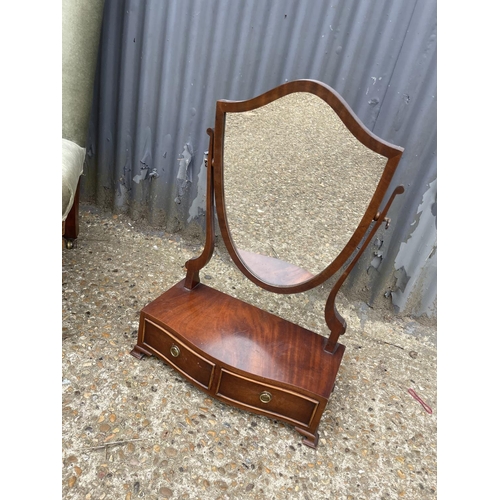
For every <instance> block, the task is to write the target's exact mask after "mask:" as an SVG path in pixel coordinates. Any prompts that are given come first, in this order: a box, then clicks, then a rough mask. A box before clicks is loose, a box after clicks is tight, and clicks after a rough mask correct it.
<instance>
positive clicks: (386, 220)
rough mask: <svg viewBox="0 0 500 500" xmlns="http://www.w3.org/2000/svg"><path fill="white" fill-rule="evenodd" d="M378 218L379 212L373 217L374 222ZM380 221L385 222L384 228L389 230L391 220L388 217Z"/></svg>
mask: <svg viewBox="0 0 500 500" xmlns="http://www.w3.org/2000/svg"><path fill="white" fill-rule="evenodd" d="M379 217H380V212H377V215H375V217H374V218H373V220H374V221H375V222H376V221H378V219H379ZM382 221H383V222H385V228H386V229H389V224H390V223H391V219H389V217H384V218H383V219H382Z"/></svg>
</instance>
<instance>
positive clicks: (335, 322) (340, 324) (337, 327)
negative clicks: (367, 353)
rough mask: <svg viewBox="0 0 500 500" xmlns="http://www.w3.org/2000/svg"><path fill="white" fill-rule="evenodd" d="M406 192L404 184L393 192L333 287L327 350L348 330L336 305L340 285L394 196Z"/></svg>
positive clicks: (328, 309)
mask: <svg viewBox="0 0 500 500" xmlns="http://www.w3.org/2000/svg"><path fill="white" fill-rule="evenodd" d="M402 193H404V188H403V186H398V187H397V188H396V189H395V190H394V191H393V192H392V195H391V197H390V198H389V201H388V202H387V204H386V205H385V207H384V209H383V210H382V212H381V213H380V214H377V215H378V217H377V219H376V221H375V224H374V226H373V227H372V229H371V231H370V233H369V234H368V236H367V238H366V239H365V241H364V243H363V245H362V247H361V248H360V249H359V251H358V253H357V254H356V256H355V257H354V259H353V260H352V261H351V263H350V264H349V265H348V266H347V268H346V269H345V271H344V272H343V274H342V276H341V277H340V278H339V279H338V280H337V282H336V283H335V285H334V286H333V288H332V291H331V292H330V295H329V296H328V300H327V301H326V306H325V320H326V324H327V325H328V328H330V331H331V334H330V337H329V338H328V340H327V341H326V345H325V351H326V352H330V353H333V352H334V350H335V345H336V344H337V341H338V339H339V337H340V335H343V334H344V333H345V330H346V322H345V320H344V318H343V317H342V316H341V315H340V314H339V312H338V311H337V307H336V306H335V299H336V298H337V293H338V292H339V290H340V287H341V286H342V285H343V283H344V281H345V280H346V278H347V276H348V275H349V273H350V272H351V271H352V270H353V268H354V266H355V264H356V262H357V261H358V259H359V257H360V256H361V254H362V253H363V252H364V251H365V250H366V247H367V246H368V243H370V241H371V239H372V238H373V236H374V235H375V233H376V232H377V230H378V228H379V227H380V225H381V224H382V222H384V219H385V217H386V215H387V212H388V211H389V208H390V206H391V205H392V202H393V201H394V198H395V197H396V196H397V195H398V194H402Z"/></svg>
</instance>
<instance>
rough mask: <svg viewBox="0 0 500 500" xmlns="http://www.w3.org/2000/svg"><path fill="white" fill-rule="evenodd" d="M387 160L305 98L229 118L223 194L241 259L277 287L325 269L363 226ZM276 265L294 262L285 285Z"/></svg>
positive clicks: (295, 95) (324, 108) (318, 102)
mask: <svg viewBox="0 0 500 500" xmlns="http://www.w3.org/2000/svg"><path fill="white" fill-rule="evenodd" d="M386 162H387V158H385V157H384V156H381V155H379V154H377V153H375V152H373V151H372V150H370V149H369V148H367V147H365V146H364V145H363V144H362V143H360V142H359V141H358V140H357V139H356V138H355V137H354V136H353V135H352V134H351V133H350V132H349V130H348V129H347V127H346V126H345V125H344V124H343V122H342V121H341V120H340V118H339V117H338V116H337V114H336V113H335V112H334V111H333V110H332V108H331V107H330V106H329V105H328V104H327V103H326V102H324V101H323V100H322V99H321V98H319V97H317V96H315V95H313V94H309V93H307V92H297V93H293V94H289V95H287V96H284V97H281V98H279V99H277V100H275V101H273V102H272V103H269V104H267V105H265V106H263V107H261V108H258V109H255V110H252V111H247V112H243V113H227V114H226V124H225V132H224V164H223V168H224V196H225V204H226V212H227V221H228V226H229V230H230V233H231V237H232V239H233V242H234V245H235V247H236V248H237V251H238V253H239V256H240V259H241V260H242V261H243V262H244V263H245V266H246V267H247V268H248V269H249V270H250V271H251V272H252V273H253V274H254V275H256V276H257V277H259V278H260V279H261V280H263V281H266V282H268V283H271V284H276V285H282V284H291V283H300V282H303V281H306V280H307V279H309V278H311V277H312V276H313V275H316V274H318V273H319V272H321V271H323V269H324V268H325V267H327V266H328V265H329V264H330V263H331V262H332V261H333V260H334V259H335V257H336V256H337V255H338V254H339V253H340V251H341V250H342V249H343V248H344V246H345V245H346V244H347V242H348V241H349V239H350V238H351V236H352V234H353V232H354V231H355V229H356V228H357V226H358V224H359V223H360V221H361V218H362V217H363V215H364V213H365V211H366V208H367V207H368V204H369V202H370V199H371V197H372V196H373V193H374V192H375V188H376V186H377V184H378V181H379V179H380V177H381V175H382V172H383V170H384V167H385V164H386ZM313 235H314V238H313ZM318 240H319V241H320V242H321V244H320V245H318V244H317V241H318ZM312 241H315V242H316V243H314V245H313V244H312ZM262 255H263V256H266V257H267V258H262V257H260V256H262ZM275 259H278V260H279V261H284V262H286V263H289V264H291V266H288V269H287V277H286V279H285V280H284V281H281V280H282V278H280V270H279V268H280V265H281V267H283V266H284V265H285V264H284V262H282V263H280V262H278V261H277V260H275ZM290 269H291V270H292V271H293V273H292V274H293V277H290V276H291V275H290V273H289V271H290ZM273 273H274V274H273Z"/></svg>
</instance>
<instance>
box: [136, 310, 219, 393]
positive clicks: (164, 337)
mask: <svg viewBox="0 0 500 500" xmlns="http://www.w3.org/2000/svg"><path fill="white" fill-rule="evenodd" d="M143 343H144V344H145V345H146V346H147V347H149V348H150V349H152V350H153V351H155V354H157V355H159V357H161V359H163V360H164V361H166V362H167V363H169V364H170V365H172V366H173V367H174V368H175V369H176V370H178V371H179V372H180V373H182V374H183V375H184V376H185V377H186V378H188V379H189V380H191V381H194V382H196V383H198V384H199V385H201V386H202V387H204V388H205V389H208V388H209V387H210V382H211V380H212V376H213V373H214V368H215V365H214V363H211V362H210V361H208V360H207V359H205V358H203V357H202V356H200V355H199V354H198V353H196V352H194V351H193V350H192V349H190V348H189V347H188V346H186V345H185V344H184V343H183V342H180V341H179V340H178V339H177V338H176V337H175V336H174V335H172V334H171V333H170V332H168V331H167V330H165V329H163V328H161V327H160V326H158V325H156V324H154V323H152V322H151V321H149V320H148V319H144V340H143Z"/></svg>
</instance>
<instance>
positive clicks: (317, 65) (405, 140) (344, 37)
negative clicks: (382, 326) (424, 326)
mask: <svg viewBox="0 0 500 500" xmlns="http://www.w3.org/2000/svg"><path fill="white" fill-rule="evenodd" d="M299 78H310V79H316V80H320V81H323V82H325V83H327V84H328V85H330V86H331V87H333V88H335V89H336V90H337V91H338V92H340V93H341V94H342V95H343V97H344V98H345V99H346V101H347V102H348V103H349V105H350V106H351V107H352V108H353V109H354V111H355V112H356V113H357V115H358V116H359V118H360V119H361V120H362V121H363V122H364V123H365V125H366V126H367V127H368V128H369V129H371V130H372V131H374V132H375V133H376V134H377V135H379V136H380V137H382V138H383V139H385V140H387V141H390V142H392V143H394V144H397V145H400V146H402V147H404V148H405V154H404V155H403V158H402V161H401V163H400V167H399V170H398V172H397V175H396V178H395V179H394V186H396V185H397V184H403V185H404V186H405V189H406V192H405V194H404V195H403V196H400V197H398V198H399V199H397V200H396V202H395V205H394V206H393V208H392V209H391V214H390V216H391V218H392V223H391V226H390V227H389V229H388V230H382V231H381V232H380V234H379V235H378V239H377V241H376V243H377V244H376V245H373V247H372V248H371V250H370V252H368V251H367V252H366V254H365V255H364V256H363V257H362V258H361V259H360V261H359V263H358V265H357V267H356V269H355V271H354V272H353V273H352V275H351V277H350V279H349V280H348V282H347V283H346V284H345V285H344V287H343V291H344V292H346V293H352V294H358V296H361V297H363V298H364V300H366V301H367V302H368V303H370V304H373V305H377V306H382V305H384V304H385V305H386V306H387V305H388V304H391V303H392V304H393V305H394V308H395V310H396V311H397V312H401V313H405V314H413V315H415V316H423V315H426V316H428V317H430V318H435V314H436V250H435V249H436V1H435V0H406V1H404V2H401V1H398V0H380V1H378V2H373V1H372V0H358V1H352V0H338V1H335V0H328V1H327V0H307V1H305V0H245V1H243V0H168V1H167V0H150V1H144V0H128V1H123V0H107V1H106V4H105V10H104V20H103V31H102V36H101V47H100V55H99V63H98V69H97V76H96V83H95V90H94V101H93V110H92V116H91V123H90V127H89V138H88V142H87V144H88V158H87V164H86V168H85V178H84V183H83V193H82V195H83V198H84V199H87V200H92V201H93V202H95V203H97V204H98V205H100V206H103V207H106V208H111V209H112V210H113V211H115V212H126V213H128V214H129V215H130V216H131V217H133V218H137V219H138V218H144V219H146V220H147V221H148V222H149V223H150V224H152V225H155V226H159V225H161V226H163V227H165V228H166V229H167V230H168V231H176V230H186V229H187V230H193V228H201V230H202V229H203V228H204V218H203V209H204V201H203V199H204V198H203V194H204V189H205V186H204V183H203V181H201V182H199V181H198V180H199V177H200V179H201V178H202V175H201V174H203V169H202V168H201V167H202V165H203V153H204V151H205V150H206V149H207V148H208V136H207V135H206V129H207V128H208V127H212V126H213V125H214V112H215V101H216V100H217V99H234V100H241V99H248V98H250V97H253V96H256V95H258V94H261V93H263V92H265V91H267V90H269V89H271V88H273V87H275V86H277V85H279V84H281V83H283V82H285V81H289V80H295V79H299ZM382 242H383V243H382Z"/></svg>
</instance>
